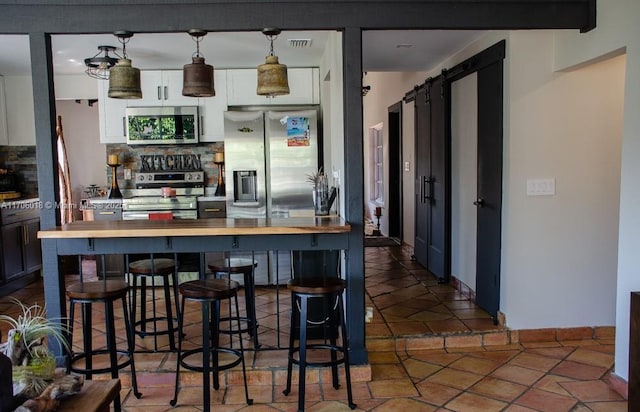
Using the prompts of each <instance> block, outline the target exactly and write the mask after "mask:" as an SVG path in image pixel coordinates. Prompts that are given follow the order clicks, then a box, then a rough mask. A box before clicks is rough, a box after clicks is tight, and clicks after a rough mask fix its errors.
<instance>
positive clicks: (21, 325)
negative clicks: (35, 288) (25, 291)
mask: <svg viewBox="0 0 640 412" xmlns="http://www.w3.org/2000/svg"><path fill="white" fill-rule="evenodd" d="M13 302H14V303H15V304H16V305H18V306H19V307H20V309H21V311H22V314H21V315H19V316H18V318H17V319H16V318H13V317H11V316H8V315H0V322H3V323H6V324H8V325H10V329H9V330H8V331H7V341H6V342H4V343H1V344H0V353H3V354H4V355H6V356H7V357H8V358H9V359H10V360H11V365H12V372H13V373H12V375H13V394H14V396H25V397H28V398H31V397H34V396H38V395H40V393H41V392H42V391H43V390H44V389H45V388H46V387H47V385H48V384H49V383H51V381H52V380H53V379H54V374H55V367H56V359H55V356H54V355H53V353H52V352H51V351H50V350H49V348H48V346H47V341H46V340H47V339H48V338H49V337H51V336H53V337H54V338H55V339H57V340H58V342H60V343H61V344H62V345H63V347H64V348H65V349H68V344H67V340H66V339H65V336H64V334H65V333H66V327H65V326H63V324H62V322H60V320H58V319H48V318H47V316H46V310H45V308H44V307H42V306H40V305H38V304H34V305H31V306H27V305H25V304H23V303H22V302H20V301H19V300H17V299H13Z"/></svg>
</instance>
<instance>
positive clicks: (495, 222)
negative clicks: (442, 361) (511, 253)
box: [474, 60, 503, 320]
mask: <svg viewBox="0 0 640 412" xmlns="http://www.w3.org/2000/svg"><path fill="white" fill-rule="evenodd" d="M502 71H503V69H502V60H498V61H496V62H494V63H492V64H490V65H488V66H485V67H484V68H482V69H480V70H478V199H477V200H476V202H475V203H474V204H475V205H476V206H477V210H478V215H477V219H478V226H477V230H478V231H477V237H476V239H477V240H476V242H477V246H476V247H477V254H476V304H477V305H478V306H480V307H481V308H483V309H484V310H486V311H487V312H488V313H489V314H490V315H491V316H492V317H493V318H494V320H497V315H498V310H499V309H500V256H501V252H500V249H501V230H502V224H501V222H502V220H501V216H502V132H503V131H502V107H503V101H502V100H503V98H502V95H503V86H502V82H503V73H502Z"/></svg>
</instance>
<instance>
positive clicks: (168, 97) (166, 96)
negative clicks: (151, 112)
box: [129, 70, 197, 107]
mask: <svg viewBox="0 0 640 412" xmlns="http://www.w3.org/2000/svg"><path fill="white" fill-rule="evenodd" d="M140 88H141V89H142V99H134V100H130V101H129V107H141V106H149V107H153V106H195V105H197V100H196V99H194V98H193V97H188V96H183V95H182V70H142V71H140Z"/></svg>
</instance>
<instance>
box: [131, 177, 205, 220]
mask: <svg viewBox="0 0 640 412" xmlns="http://www.w3.org/2000/svg"><path fill="white" fill-rule="evenodd" d="M129 193H130V195H131V197H127V198H125V199H123V200H122V219H123V220H149V219H162V218H168V219H197V218H198V196H202V195H204V172H203V171H202V170H192V171H185V172H180V171H177V172H176V171H171V172H164V171H163V172H139V173H136V188H135V189H131V190H130V191H129Z"/></svg>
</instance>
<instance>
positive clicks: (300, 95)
mask: <svg viewBox="0 0 640 412" xmlns="http://www.w3.org/2000/svg"><path fill="white" fill-rule="evenodd" d="M287 77H288V79H289V91H290V93H289V94H288V95H285V96H277V97H273V98H269V97H265V96H258V95H257V94H256V89H257V87H258V72H257V70H256V69H233V70H227V103H228V105H229V106H253V105H283V104H287V105H289V104H320V70H319V69H318V68H289V69H287Z"/></svg>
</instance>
